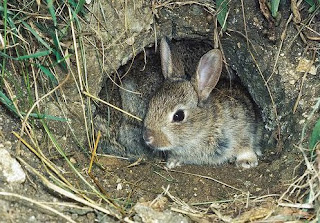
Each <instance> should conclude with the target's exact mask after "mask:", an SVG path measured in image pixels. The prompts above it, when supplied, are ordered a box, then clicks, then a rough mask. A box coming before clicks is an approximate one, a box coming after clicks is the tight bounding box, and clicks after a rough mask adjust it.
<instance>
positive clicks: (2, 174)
mask: <svg viewBox="0 0 320 223" xmlns="http://www.w3.org/2000/svg"><path fill="white" fill-rule="evenodd" d="M0 179H5V181H7V182H8V183H23V182H24V181H25V180H26V174H25V172H24V171H23V169H22V167H21V165H20V164H19V163H18V161H17V160H16V159H15V158H13V157H12V156H11V155H10V153H9V152H8V151H7V148H1V149H0Z"/></svg>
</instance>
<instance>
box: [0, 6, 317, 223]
mask: <svg viewBox="0 0 320 223" xmlns="http://www.w3.org/2000/svg"><path fill="white" fill-rule="evenodd" d="M48 2H51V1H48ZM80 2H81V1H80ZM126 2H127V1H125V3H126ZM244 3H245V2H244V1H242V4H244ZM21 4H22V3H19V1H10V2H7V1H4V5H6V7H4V8H3V10H2V15H3V17H4V19H3V20H2V22H0V27H1V32H0V49H1V52H2V58H3V59H2V63H1V70H2V71H1V89H0V90H1V92H2V93H3V94H4V95H6V97H7V99H8V100H6V98H2V100H1V103H2V104H5V105H6V106H7V107H8V110H10V111H12V112H13V113H14V114H15V115H16V116H17V117H18V118H19V120H20V122H21V130H20V133H19V134H18V133H14V135H15V137H16V138H17V139H18V140H19V145H18V146H17V148H18V149H17V159H18V160H19V161H20V162H21V164H22V165H23V166H24V167H25V168H26V169H27V170H28V171H29V173H30V174H31V175H35V176H37V177H38V179H39V181H41V182H42V183H43V185H44V186H45V187H46V188H48V189H50V190H51V191H54V192H55V193H57V194H59V196H61V197H62V198H64V199H66V198H68V199H70V200H71V201H72V202H73V203H74V204H77V205H80V204H81V205H82V206H83V207H89V208H91V209H94V210H96V211H98V212H101V213H104V214H107V215H109V216H112V217H113V218H114V219H118V220H122V221H126V222H131V221H132V220H131V219H130V218H128V217H127V215H128V212H129V211H128V210H126V209H124V207H122V206H121V205H119V204H117V203H116V202H115V201H114V200H113V199H111V198H110V196H109V195H108V194H107V193H106V192H104V191H103V189H102V188H101V187H100V185H99V183H98V182H96V181H95V180H94V177H93V176H92V175H90V172H91V171H90V170H91V167H92V165H93V164H92V163H95V164H96V165H97V166H100V167H101V165H100V164H99V163H97V160H96V158H95V156H94V155H93V156H92V157H91V152H92V151H95V150H94V148H95V146H96V145H97V144H98V141H99V140H96V132H95V130H94V127H93V111H91V104H92V103H95V102H101V103H104V102H103V101H102V100H101V99H99V98H97V97H96V96H93V95H91V94H90V92H89V89H88V78H89V77H88V73H87V68H86V67H85V66H86V64H87V63H86V53H85V52H86V49H87V48H88V47H93V46H94V48H96V49H97V52H98V54H100V56H101V57H103V58H107V57H106V56H105V50H108V49H109V48H110V47H111V46H113V45H116V44H121V43H119V41H120V40H121V37H123V36H124V35H125V34H126V33H125V31H124V33H123V34H120V35H119V36H118V37H115V38H114V39H113V40H112V42H111V43H108V44H109V45H108V47H104V46H102V47H101V48H99V44H97V42H95V41H96V40H95V39H94V38H90V37H89V36H91V35H94V34H96V33H95V32H94V31H93V30H90V32H92V33H91V34H90V35H87V36H86V35H81V33H82V32H83V30H81V23H85V21H84V20H83V14H86V15H88V14H89V16H92V17H95V15H91V14H90V9H86V6H85V5H84V6H82V7H80V8H77V7H76V6H73V5H72V4H66V3H65V2H60V1H54V6H55V8H53V6H48V5H49V4H48V5H46V4H44V3H41V2H40V1H36V2H35V1H31V2H30V3H29V4H26V5H23V4H22V5H21ZM191 4H198V5H199V6H202V7H204V8H205V10H207V11H208V12H209V13H212V15H215V8H214V6H213V5H211V4H208V3H201V2H198V1H163V2H156V1H152V5H151V6H152V8H153V15H154V16H155V17H156V16H159V15H158V13H157V11H159V10H161V9H162V8H163V7H166V8H170V9H172V10H174V8H175V7H181V6H185V5H191ZM298 4H299V3H298ZM48 8H49V10H47V9H48ZM244 8H245V7H244V6H243V9H244ZM243 15H244V19H245V13H243ZM293 16H294V15H292V16H290V18H289V19H288V21H287V24H286V27H287V26H288V24H289V23H290V22H292V18H293ZM313 19H315V16H314V15H312V16H311V17H310V19H309V22H310V21H312V20H313ZM124 20H126V18H124ZM99 23H100V24H101V26H103V23H104V21H99ZM124 24H127V22H126V21H124ZM245 24H246V22H245ZM54 27H55V28H54ZM305 29H311V30H312V28H311V27H309V25H308V23H306V24H303V25H302V26H300V28H299V30H298V32H297V35H296V36H295V37H293V39H292V41H294V39H295V38H298V37H299V35H300V34H301V33H302V31H303V30H305ZM124 30H126V29H125V28H124ZM60 31H61V32H60ZM285 31H286V29H285V30H284V33H283V34H282V36H284V35H285ZM63 32H65V33H63ZM243 35H244V36H245V37H246V39H247V41H248V48H249V49H250V46H249V45H250V44H249V42H250V37H249V36H248V34H247V32H246V27H245V34H243ZM66 36H69V37H68V38H65V37H66ZM155 36H156V34H155ZM300 36H301V35H300ZM305 40H306V41H308V38H305ZM101 44H105V43H102V42H101ZM282 47H283V37H282V39H281V43H280V45H279V51H278V54H277V56H276V59H275V64H274V69H273V71H272V73H271V74H270V76H269V78H268V80H264V82H265V84H266V87H268V89H269V80H270V79H271V78H272V77H273V75H274V70H275V67H277V62H278V59H279V55H280V53H281V50H282ZM251 55H252V58H253V60H254V61H256V60H255V59H254V53H252V52H251ZM71 60H72V62H71ZM109 62H110V61H109ZM110 63H111V62H110ZM101 66H102V67H103V65H101ZM256 66H257V67H258V68H259V65H258V64H256ZM103 69H104V68H102V70H103ZM260 74H261V77H262V78H263V75H262V73H261V72H260ZM110 78H111V76H110ZM21 79H22V80H23V81H22V82H19V80H21ZM70 83H72V85H73V86H75V88H76V91H77V94H78V99H79V103H80V107H81V108H82V110H81V111H79V114H78V115H79V117H81V120H83V123H82V125H83V129H84V131H85V133H86V141H87V145H88V146H87V148H82V151H81V152H82V153H85V154H87V158H88V162H87V163H86V164H83V165H81V167H77V166H75V164H74V163H73V162H72V161H71V160H70V158H69V157H68V154H67V152H66V150H67V149H66V148H65V147H64V146H63V145H61V141H60V140H58V139H57V137H56V136H55V134H54V133H53V131H52V130H51V128H50V122H49V121H48V120H49V119H50V120H54V121H55V122H59V123H61V125H64V126H66V127H67V128H68V129H69V130H68V131H69V132H71V135H72V136H73V137H74V138H73V139H74V141H75V142H77V141H79V139H77V136H75V135H74V134H72V133H73V132H74V129H73V127H72V125H71V124H70V117H69V116H68V114H69V112H68V109H67V108H68V106H69V104H68V95H65V93H66V91H65V88H64V87H65V85H68V84H70ZM268 91H269V93H270V98H271V101H272V103H273V106H274V112H275V114H277V108H276V105H275V102H274V100H273V96H272V94H271V91H270V90H268ZM92 100H93V101H92ZM298 100H299V98H298ZM298 100H297V102H298ZM49 101H54V102H55V103H56V104H58V107H59V108H60V109H61V114H62V117H57V116H49V115H46V113H45V112H46V103H48V102H49ZM319 101H320V99H319V100H318V104H317V105H316V106H315V108H314V111H315V110H316V109H319ZM107 104H108V105H110V104H109V103H107ZM110 106H112V105H110ZM116 109H118V108H116ZM128 115H131V116H133V115H132V114H128ZM310 115H312V114H310ZM133 117H134V118H136V119H138V120H141V118H139V117H136V116H133ZM277 120H278V118H277ZM36 126H40V128H41V129H43V132H44V134H45V135H46V137H45V138H47V139H48V144H50V147H52V148H53V149H54V150H55V152H56V154H58V155H59V157H60V158H61V159H62V160H63V162H60V165H61V163H63V164H65V165H64V168H65V167H67V172H71V173H72V175H74V176H76V177H73V179H77V181H78V182H77V183H75V182H74V181H70V179H69V178H68V177H67V174H66V171H62V169H63V168H62V167H61V166H59V164H56V163H54V162H52V161H51V160H50V158H49V155H50V151H48V150H47V149H45V148H43V147H41V145H43V143H42V142H41V141H39V139H40V140H42V137H39V130H38V128H37V127H36ZM303 135H304V134H303ZM278 136H279V137H280V127H279V130H278ZM303 137H304V136H303ZM21 145H24V146H25V147H22V146H21ZM73 146H74V147H75V148H77V147H78V146H77V144H76V143H74V145H73ZM26 148H28V149H29V150H30V151H31V152H32V153H33V156H34V157H37V159H38V160H39V161H40V162H39V163H40V166H41V167H42V168H41V169H38V170H37V169H36V168H35V167H33V164H31V163H30V162H31V161H28V160H27V159H23V158H22V157H20V156H19V154H20V151H21V150H26ZM297 148H298V149H299V150H300V151H301V153H302V154H303V157H304V160H303V161H302V162H301V165H304V166H305V167H306V169H305V172H304V173H303V174H302V175H301V176H298V177H297V178H296V179H294V181H293V182H292V183H291V184H290V185H289V186H288V189H287V191H285V192H283V194H282V195H281V196H279V195H272V194H269V195H264V196H261V197H255V196H251V195H250V194H248V193H246V192H244V191H241V190H240V189H238V188H234V187H233V186H232V185H227V184H225V183H223V182H219V181H218V180H216V179H213V178H212V177H208V176H200V175H197V176H198V177H203V178H206V179H211V180H213V181H216V182H219V183H221V184H223V185H224V186H227V187H231V188H233V189H235V190H237V191H239V192H241V195H239V196H238V197H235V198H233V199H230V200H226V201H222V202H216V203H215V202H212V203H211V204H208V203H206V204H193V205H191V204H186V203H185V202H183V201H182V200H181V199H179V198H177V197H174V196H173V195H172V194H171V193H170V188H169V187H168V188H163V193H162V194H160V195H159V197H157V199H156V200H154V201H153V202H151V204H150V205H151V206H154V205H155V203H157V202H158V201H159V200H161V199H160V198H161V197H167V198H168V199H170V201H171V202H172V204H174V205H171V210H172V211H174V212H177V213H182V214H184V215H187V216H189V217H190V218H191V219H192V220H194V221H196V222H212V221H218V220H220V221H223V222H276V221H279V222H286V221H296V222H298V221H309V222H319V219H320V213H319V208H318V207H317V206H315V205H316V204H318V205H319V203H320V202H319V195H320V192H319V191H320V175H319V166H320V155H319V150H320V148H319V146H318V148H317V149H316V152H317V155H318V156H317V158H316V159H314V160H311V159H310V158H309V157H310V154H308V152H309V151H308V150H306V149H305V148H304V147H303V145H302V144H299V145H298V146H297ZM90 157H91V159H90ZM90 162H91V164H90V165H89V163H90ZM81 168H84V169H85V171H82V170H81ZM101 168H102V170H103V167H101ZM176 172H177V171H176ZM182 174H191V173H182ZM79 182H81V183H79ZM0 196H5V197H15V198H16V199H17V200H20V199H21V200H25V201H27V202H30V203H32V204H35V205H38V206H39V207H41V208H43V209H46V210H47V211H49V212H52V213H53V214H56V215H57V216H60V217H62V218H64V219H65V220H66V221H69V222H73V220H72V219H71V218H70V217H69V216H66V215H65V214H63V213H61V212H59V211H56V210H55V209H54V207H55V204H51V203H46V204H44V203H42V202H40V201H36V200H34V199H31V198H28V197H26V196H24V195H20V194H13V193H9V192H0ZM59 205H60V206H64V205H65V206H70V203H69V202H61V203H59ZM204 206H205V208H204ZM237 206H241V207H245V211H244V212H242V213H241V214H240V215H239V216H237V217H234V216H233V213H234V210H235V209H236V207H237ZM75 208H77V207H75ZM131 215H132V213H131ZM301 219H302V220H301Z"/></svg>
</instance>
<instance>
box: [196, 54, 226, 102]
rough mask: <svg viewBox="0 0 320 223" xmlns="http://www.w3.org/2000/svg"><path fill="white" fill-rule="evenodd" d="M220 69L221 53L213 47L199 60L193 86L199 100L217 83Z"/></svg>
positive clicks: (207, 95)
mask: <svg viewBox="0 0 320 223" xmlns="http://www.w3.org/2000/svg"><path fill="white" fill-rule="evenodd" d="M221 71H222V54H221V51H220V50H218V49H213V50H210V51H209V52H207V53H206V54H205V55H203V56H202V57H201V59H200V61H199V64H198V68H197V73H196V80H195V82H196V83H195V86H196V90H197V93H198V97H199V102H200V103H202V102H204V101H205V100H206V99H207V98H208V97H209V95H210V93H211V91H212V90H213V89H214V87H215V86H216V85H217V83H218V81H219V78H220V75H221Z"/></svg>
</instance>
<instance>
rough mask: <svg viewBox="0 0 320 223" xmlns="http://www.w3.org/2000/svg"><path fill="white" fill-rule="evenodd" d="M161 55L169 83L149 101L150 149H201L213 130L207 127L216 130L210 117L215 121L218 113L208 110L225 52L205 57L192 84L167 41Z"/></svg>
mask: <svg viewBox="0 0 320 223" xmlns="http://www.w3.org/2000/svg"><path fill="white" fill-rule="evenodd" d="M160 55H161V66H162V73H163V76H164V77H165V81H164V83H163V85H162V87H161V88H160V89H159V90H158V92H156V94H155V95H154V96H153V97H152V99H151V100H150V102H149V108H148V111H147V114H146V116H145V120H144V133H143V138H144V140H145V142H146V144H147V145H148V146H150V147H152V148H154V149H158V150H163V151H165V150H168V151H169V150H175V151H178V150H183V149H184V148H186V147H192V146H197V144H198V143H199V140H201V135H203V136H204V137H205V136H206V135H207V132H208V131H210V130H209V129H207V128H215V126H214V124H212V123H208V116H210V119H212V118H213V119H214V118H215V114H210V115H209V114H208V113H207V112H206V107H212V105H211V103H207V99H208V97H209V95H210V93H211V91H212V90H213V89H214V88H215V86H216V84H217V82H218V80H219V77H220V74H221V71H222V56H221V52H220V51H219V50H217V49H213V50H210V51H209V52H207V53H206V54H205V55H203V56H202V57H201V59H200V61H199V63H198V66H197V69H196V74H195V76H194V77H193V78H192V79H191V81H189V80H187V79H186V78H185V74H184V70H183V67H182V66H181V62H180V61H181V60H180V61H179V55H174V54H172V53H171V51H170V47H169V45H168V43H167V41H166V39H164V38H163V39H162V40H161V46H160ZM176 58H177V59H176ZM210 113H211V112H210ZM217 124H218V123H217ZM213 131H215V130H213ZM195 133H196V135H197V138H195V137H194V135H195Z"/></svg>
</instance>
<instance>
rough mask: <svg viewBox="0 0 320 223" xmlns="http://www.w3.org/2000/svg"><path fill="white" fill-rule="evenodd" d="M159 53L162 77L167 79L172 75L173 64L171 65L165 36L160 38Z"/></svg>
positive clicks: (169, 51)
mask: <svg viewBox="0 0 320 223" xmlns="http://www.w3.org/2000/svg"><path fill="white" fill-rule="evenodd" d="M160 54H161V68H162V74H163V76H164V78H165V79H167V78H169V77H171V76H172V70H173V65H172V57H171V50H170V47H169V44H168V42H167V40H166V38H165V37H163V38H162V39H161V43H160Z"/></svg>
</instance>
